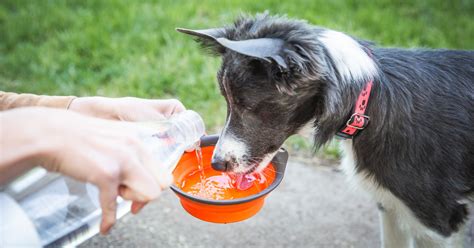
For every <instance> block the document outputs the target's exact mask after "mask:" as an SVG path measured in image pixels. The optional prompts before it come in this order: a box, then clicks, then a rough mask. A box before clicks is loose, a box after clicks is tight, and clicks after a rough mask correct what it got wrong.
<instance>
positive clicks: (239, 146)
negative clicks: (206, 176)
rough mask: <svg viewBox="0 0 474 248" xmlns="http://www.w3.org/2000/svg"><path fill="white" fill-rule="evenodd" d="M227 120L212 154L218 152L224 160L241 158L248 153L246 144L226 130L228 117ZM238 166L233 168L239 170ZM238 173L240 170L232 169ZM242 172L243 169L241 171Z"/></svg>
mask: <svg viewBox="0 0 474 248" xmlns="http://www.w3.org/2000/svg"><path fill="white" fill-rule="evenodd" d="M231 117H232V115H231V116H229V119H228V120H227V123H226V124H225V127H224V129H223V130H222V134H221V137H220V138H219V140H218V141H217V144H216V148H215V150H214V154H219V155H220V156H221V157H222V158H223V159H224V160H225V161H231V160H232V158H236V159H239V158H242V157H244V155H246V154H247V153H248V148H247V145H246V144H245V143H244V142H243V141H242V140H240V139H238V138H237V137H236V136H235V135H234V134H232V133H231V132H229V131H228V126H229V122H230V118H231ZM240 167H242V166H239V168H235V170H241V169H242V168H240ZM234 172H236V173H239V172H240V171H234ZM242 172H243V171H242Z"/></svg>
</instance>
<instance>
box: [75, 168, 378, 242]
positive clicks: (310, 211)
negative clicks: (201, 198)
mask: <svg viewBox="0 0 474 248" xmlns="http://www.w3.org/2000/svg"><path fill="white" fill-rule="evenodd" d="M111 246H115V247H173V248H174V247H239V248H250V247H364V248H365V247H379V246H380V238H379V230H378V217H377V210H376V205H375V203H374V202H372V201H371V200H370V198H369V196H368V195H366V194H365V193H363V192H361V191H357V190H355V189H350V187H349V184H348V183H346V181H345V176H344V175H343V174H342V173H341V172H338V171H336V170H334V168H332V167H323V166H308V165H304V164H301V163H298V162H295V161H291V160H290V162H289V165H288V167H287V172H286V173H285V178H284V179H283V182H282V184H281V185H280V186H279V187H278V188H277V189H276V190H275V191H273V192H272V193H271V194H270V195H269V196H268V197H267V199H266V202H265V205H264V207H263V209H262V210H261V211H260V213H258V214H257V215H256V216H254V217H253V218H251V219H248V220H246V221H243V222H239V223H234V224H212V223H207V222H203V221H201V220H198V219H195V218H194V217H192V216H191V215H189V214H187V213H186V212H185V211H184V210H183V209H182V208H181V206H180V204H179V201H178V198H177V197H176V196H175V195H174V193H173V192H171V190H169V191H167V192H165V193H164V194H163V195H162V197H161V198H160V199H159V200H158V201H156V202H154V203H153V204H150V205H149V206H147V207H146V208H145V209H144V210H143V211H142V212H141V213H140V214H139V215H137V216H134V217H133V216H131V215H127V216H125V217H124V218H122V219H121V220H120V221H119V223H118V224H117V225H116V226H115V227H114V229H113V231H112V232H111V234H110V235H108V236H106V237H101V236H95V237H94V238H92V239H91V240H89V241H88V242H86V243H84V244H82V247H111Z"/></svg>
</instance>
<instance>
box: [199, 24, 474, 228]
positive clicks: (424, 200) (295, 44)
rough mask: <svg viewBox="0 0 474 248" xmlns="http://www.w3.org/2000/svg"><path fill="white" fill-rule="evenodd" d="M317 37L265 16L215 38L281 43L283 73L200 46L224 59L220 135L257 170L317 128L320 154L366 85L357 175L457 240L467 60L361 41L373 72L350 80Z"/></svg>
mask: <svg viewBox="0 0 474 248" xmlns="http://www.w3.org/2000/svg"><path fill="white" fill-rule="evenodd" d="M324 31H325V30H324V29H322V28H319V27H314V26H311V25H308V24H306V23H305V22H301V21H295V20H289V19H286V18H283V17H272V16H267V15H258V16H256V17H255V18H249V17H243V18H240V19H239V20H237V21H236V22H235V23H234V25H232V26H229V27H227V28H225V29H224V30H222V32H221V34H220V35H221V36H220V37H225V38H227V39H230V40H245V39H253V38H264V37H265V38H281V39H283V40H285V42H286V44H287V45H286V49H285V50H284V51H283V52H282V57H284V58H285V60H286V62H287V63H288V64H289V65H290V71H289V72H288V73H282V72H281V71H280V70H278V67H277V66H276V65H275V64H274V63H267V62H265V61H261V60H258V59H254V58H250V57H247V56H245V55H241V54H237V53H235V52H233V51H230V50H228V49H226V48H224V47H222V46H220V45H219V44H216V43H215V42H212V41H209V40H204V41H203V40H201V42H202V43H203V45H204V46H206V47H207V48H209V49H210V50H212V51H214V52H216V53H218V54H220V55H222V57H223V64H222V68H221V70H220V73H219V76H218V80H219V85H220V87H221V90H222V92H223V95H224V96H225V97H226V99H227V101H228V104H229V107H228V109H229V116H231V118H228V126H227V129H226V130H224V132H231V133H233V134H234V135H237V136H238V138H239V139H241V140H243V141H244V142H245V143H246V144H247V145H248V146H249V151H248V153H249V154H248V155H247V156H248V157H249V158H252V161H255V159H257V161H260V160H261V158H262V157H263V156H264V155H265V154H268V153H271V152H274V151H275V150H276V149H278V147H280V146H281V145H282V143H283V142H284V141H285V139H287V138H288V137H289V136H290V135H293V134H295V133H296V132H297V131H298V130H299V129H300V128H301V127H302V125H304V124H306V123H307V122H309V121H311V120H314V127H315V128H316V130H317V132H316V135H315V144H316V146H317V147H319V146H320V145H322V144H324V143H325V142H327V141H328V140H330V139H331V138H333V136H334V134H335V133H336V131H337V130H338V128H340V127H341V126H342V125H343V124H344V123H345V121H346V120H347V118H348V117H349V116H350V114H351V111H352V109H353V107H354V104H355V102H356V99H357V96H358V94H359V92H360V90H361V88H362V87H364V85H365V83H366V82H367V80H369V79H371V78H370V77H373V78H372V79H374V87H373V90H372V96H371V99H370V102H369V106H368V110H367V111H368V115H370V117H371V121H370V124H369V126H368V128H366V129H365V130H364V131H362V132H361V133H360V134H359V135H358V136H357V137H355V138H354V141H353V148H354V152H355V156H356V162H357V170H358V172H363V173H365V174H366V175H368V176H369V177H371V178H373V179H374V181H375V182H376V183H378V184H379V186H380V187H383V188H386V189H388V190H390V191H391V192H392V193H393V194H394V195H395V196H397V197H398V198H399V199H401V200H402V201H403V202H404V203H405V204H406V205H407V206H408V207H409V208H410V209H411V210H412V211H413V213H414V214H415V216H416V217H417V218H418V219H419V220H420V221H421V222H422V223H423V224H425V225H426V226H427V227H429V228H431V229H433V230H435V231H437V232H438V233H440V234H442V235H444V236H449V235H450V234H452V233H453V232H456V231H457V230H458V228H459V226H460V224H462V223H463V222H464V221H465V218H466V216H467V215H468V212H467V211H468V209H467V206H466V205H465V204H463V203H461V201H462V200H465V199H466V198H467V197H468V195H469V194H470V193H471V194H472V192H473V191H474V82H473V81H474V52H472V51H452V50H406V49H387V48H379V47H376V46H373V45H372V44H369V43H367V42H363V41H358V42H359V44H360V46H361V47H363V48H364V49H365V51H367V53H368V54H370V55H371V56H372V59H373V61H374V62H375V63H376V65H377V66H378V72H377V73H376V75H368V76H367V78H363V79H361V80H347V79H345V78H343V77H341V76H340V73H339V69H340V68H337V63H335V62H334V60H333V58H332V57H331V56H330V54H329V53H328V51H327V49H326V48H325V46H324V45H323V44H322V43H321V42H320V41H319V40H318V38H319V36H320V35H321V33H323V32H324ZM229 116H228V117H229ZM234 161H235V158H234ZM233 166H234V167H235V166H238V165H233ZM247 166H248V167H252V168H254V167H255V166H256V164H252V163H249V164H248V165H247ZM252 168H250V169H249V171H250V170H251V169H252ZM230 169H232V167H230Z"/></svg>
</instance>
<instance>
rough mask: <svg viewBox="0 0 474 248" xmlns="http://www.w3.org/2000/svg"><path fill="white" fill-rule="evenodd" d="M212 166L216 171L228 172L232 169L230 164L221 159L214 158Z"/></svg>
mask: <svg viewBox="0 0 474 248" xmlns="http://www.w3.org/2000/svg"><path fill="white" fill-rule="evenodd" d="M211 166H212V168H213V169H214V170H216V171H226V170H228V169H229V168H230V162H228V161H225V160H223V159H220V158H215V157H214V158H212V160H211Z"/></svg>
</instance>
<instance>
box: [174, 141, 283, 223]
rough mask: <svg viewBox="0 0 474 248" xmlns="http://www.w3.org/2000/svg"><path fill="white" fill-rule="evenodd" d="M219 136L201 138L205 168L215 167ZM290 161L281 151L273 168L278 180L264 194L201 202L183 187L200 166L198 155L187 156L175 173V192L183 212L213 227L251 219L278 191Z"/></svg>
mask: <svg viewBox="0 0 474 248" xmlns="http://www.w3.org/2000/svg"><path fill="white" fill-rule="evenodd" d="M217 140H218V136H217V135H212V136H204V137H202V138H201V147H202V163H203V166H204V168H206V167H210V166H211V157H212V153H213V152H214V146H215V144H216V143H217ZM287 160H288V152H286V151H285V150H284V149H280V150H279V151H278V152H277V154H276V155H275V157H274V158H273V160H272V161H271V163H270V165H269V166H273V169H274V170H275V171H276V174H275V178H274V179H273V182H271V183H270V185H269V186H268V187H267V188H265V189H263V190H262V191H260V192H258V193H256V194H253V195H250V196H247V197H243V198H236V199H232V200H212V199H205V198H201V197H198V196H195V195H192V194H189V193H187V192H184V191H183V190H182V189H181V188H180V187H179V185H181V182H182V181H183V180H184V178H185V177H186V176H187V175H188V174H190V173H191V172H193V171H195V170H197V167H198V163H197V159H196V156H195V153H194V152H189V153H188V152H186V153H184V154H183V156H182V157H181V159H180V161H179V162H178V165H177V166H176V169H175V170H174V171H173V177H174V184H173V185H172V186H171V189H172V190H173V191H174V192H175V193H176V195H177V196H178V197H179V199H180V202H181V205H182V206H183V208H184V209H185V210H186V211H187V212H188V213H189V214H191V215H192V216H194V217H196V218H198V219H201V220H204V221H208V222H213V223H231V222H238V221H242V220H245V219H248V218H250V217H252V216H254V215H255V214H256V213H258V211H260V209H261V208H262V206H263V203H264V200H265V197H266V196H267V194H268V193H270V192H271V191H272V190H274V189H275V188H276V187H277V186H278V185H279V184H280V182H281V180H282V179H283V174H284V172H285V168H286V162H287Z"/></svg>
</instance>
